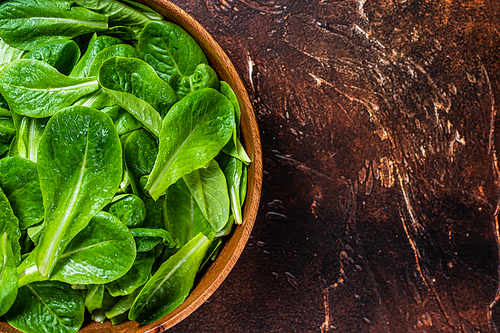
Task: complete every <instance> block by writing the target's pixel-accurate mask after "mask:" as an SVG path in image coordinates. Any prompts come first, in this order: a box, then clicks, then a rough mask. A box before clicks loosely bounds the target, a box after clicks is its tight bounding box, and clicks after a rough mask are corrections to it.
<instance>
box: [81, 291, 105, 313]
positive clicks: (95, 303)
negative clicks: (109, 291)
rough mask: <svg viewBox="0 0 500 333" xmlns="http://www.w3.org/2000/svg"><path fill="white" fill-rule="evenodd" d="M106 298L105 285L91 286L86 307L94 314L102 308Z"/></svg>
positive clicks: (86, 298) (86, 296)
mask: <svg viewBox="0 0 500 333" xmlns="http://www.w3.org/2000/svg"><path fill="white" fill-rule="evenodd" d="M103 298H104V284H90V285H88V287H87V293H86V294H85V307H86V308H87V310H88V311H89V312H90V313H92V312H93V311H94V310H95V309H99V308H101V307H102V300H103Z"/></svg>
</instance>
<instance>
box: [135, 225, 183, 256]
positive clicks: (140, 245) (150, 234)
mask: <svg viewBox="0 0 500 333" xmlns="http://www.w3.org/2000/svg"><path fill="white" fill-rule="evenodd" d="M130 231H131V232H132V235H134V239H135V243H136V245H137V252H148V251H151V250H152V249H153V248H154V247H155V246H156V245H158V244H160V243H163V244H164V245H168V246H169V247H174V246H176V245H177V242H176V241H175V240H174V238H173V237H172V235H170V233H169V232H168V231H166V230H165V229H148V228H134V229H130Z"/></svg>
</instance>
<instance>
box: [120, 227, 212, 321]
mask: <svg viewBox="0 0 500 333" xmlns="http://www.w3.org/2000/svg"><path fill="white" fill-rule="evenodd" d="M209 245H210V240H209V239H208V238H207V237H205V236H204V235H203V234H201V233H200V234H198V235H197V236H196V237H194V238H193V239H192V240H191V241H190V242H189V243H187V244H186V245H184V246H183V247H182V248H181V249H180V250H179V251H178V252H177V253H175V254H174V255H173V256H171V257H170V258H169V259H168V260H167V261H165V262H164V263H163V264H162V265H161V267H160V268H159V269H158V271H157V272H156V273H155V275H153V277H152V278H151V279H150V280H149V281H148V283H146V285H145V286H144V288H143V289H142V290H141V292H140V294H139V295H138V296H137V298H136V299H135V302H134V304H133V305H132V308H131V309H130V312H129V319H130V320H135V321H137V322H139V323H140V324H147V323H151V322H153V321H155V320H156V319H159V318H161V317H163V316H164V315H166V314H167V313H169V312H170V311H172V310H173V309H175V308H176V307H177V306H179V304H181V303H182V302H183V301H184V299H185V298H186V297H187V295H188V294H189V291H190V290H191V288H192V287H193V283H194V278H195V276H196V272H197V271H198V267H199V266H200V264H201V261H202V259H203V257H204V255H205V251H206V250H207V248H208V246H209Z"/></svg>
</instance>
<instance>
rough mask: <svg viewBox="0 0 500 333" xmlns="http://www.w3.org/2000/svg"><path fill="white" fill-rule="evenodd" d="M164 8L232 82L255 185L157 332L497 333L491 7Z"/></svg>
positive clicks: (239, 2)
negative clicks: (255, 167)
mask: <svg viewBox="0 0 500 333" xmlns="http://www.w3.org/2000/svg"><path fill="white" fill-rule="evenodd" d="M173 2H174V3H175V4H177V5H178V6H180V7H181V8H183V9H184V10H185V11H187V12H188V13H189V14H191V15H192V16H193V17H194V18H195V19H196V20H197V21H199V22H200V23H201V24H202V25H203V26H204V27H205V28H206V29H207V30H208V31H209V32H210V33H211V34H212V35H213V36H214V38H215V39H216V40H217V41H218V43H219V44H220V45H221V46H222V48H223V49H224V50H225V51H226V52H227V54H228V55H229V57H230V59H231V60H232V62H233V63H234V65H235V67H236V69H237V70H238V72H239V74H240V76H241V77H242V79H243V81H244V83H245V85H246V88H247V90H248V92H249V95H250V98H251V100H252V103H253V106H254V109H255V113H256V116H257V119H258V122H259V126H260V131H261V138H262V146H263V154H264V181H263V193H262V199H261V205H260V210H259V214H258V218H257V221H256V223H255V227H254V230H253V232H252V237H251V239H250V241H249V243H248V244H247V246H246V248H245V250H244V252H243V254H242V256H241V258H240V259H239V261H238V263H237V264H236V266H235V268H234V269H233V271H232V272H231V273H230V275H229V277H228V278H227V279H226V280H225V281H224V283H223V284H222V285H221V287H220V288H219V289H218V290H217V291H216V292H215V294H214V295H213V296H212V297H211V298H210V299H209V301H208V302H207V303H206V304H204V305H203V306H201V307H200V308H199V309H198V310H197V311H195V313H193V314H192V315H191V316H189V317H188V318H187V319H185V320H184V321H183V322H181V323H180V324H178V325H177V326H175V327H174V328H172V329H171V330H170V331H169V332H172V333H174V332H396V333H399V332H496V331H497V330H498V329H497V327H499V328H500V307H499V306H500V305H498V304H497V299H498V297H499V295H498V289H499V280H498V279H499V275H498V265H499V247H498V244H499V236H500V235H499V230H498V221H497V217H496V213H497V210H498V207H499V205H498V203H499V200H498V199H499V193H500V192H499V182H498V176H499V172H498V153H497V149H498V147H500V121H499V120H498V115H497V112H496V109H497V105H496V101H495V97H496V96H500V91H499V85H498V84H499V80H500V67H499V65H500V54H499V46H500V1H498V0H357V1H354V0H315V1H311V0H296V1H292V0H203V1H202V0H191V1H189V0H185V1H181V0H175V1H173Z"/></svg>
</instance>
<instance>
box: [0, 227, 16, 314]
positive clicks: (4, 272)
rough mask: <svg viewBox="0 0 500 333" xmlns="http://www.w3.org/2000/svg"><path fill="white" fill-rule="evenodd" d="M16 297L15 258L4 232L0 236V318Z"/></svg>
mask: <svg viewBox="0 0 500 333" xmlns="http://www.w3.org/2000/svg"><path fill="white" fill-rule="evenodd" d="M16 296H17V271H16V258H15V257H14V253H13V252H12V246H11V244H10V241H9V240H8V238H7V233H6V232H4V233H3V234H2V235H1V236H0V316H3V315H4V314H6V313H7V311H9V309H10V307H11V306H12V304H14V301H15V300H16Z"/></svg>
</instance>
